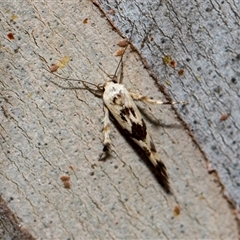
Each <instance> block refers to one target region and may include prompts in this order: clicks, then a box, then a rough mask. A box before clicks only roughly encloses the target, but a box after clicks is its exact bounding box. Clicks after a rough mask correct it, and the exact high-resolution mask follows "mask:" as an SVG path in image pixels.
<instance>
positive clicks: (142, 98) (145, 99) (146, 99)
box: [129, 91, 188, 105]
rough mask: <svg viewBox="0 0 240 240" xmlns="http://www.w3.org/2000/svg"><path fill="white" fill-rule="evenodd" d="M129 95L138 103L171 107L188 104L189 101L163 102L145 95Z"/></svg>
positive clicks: (131, 93)
mask: <svg viewBox="0 0 240 240" xmlns="http://www.w3.org/2000/svg"><path fill="white" fill-rule="evenodd" d="M129 94H130V95H131V97H132V99H134V100H136V101H142V102H146V103H150V104H169V105H173V104H187V103H188V102H187V101H179V102H174V101H165V102H164V101H162V100H156V99H151V98H149V97H147V96H144V95H140V94H137V93H133V92H130V91H129Z"/></svg>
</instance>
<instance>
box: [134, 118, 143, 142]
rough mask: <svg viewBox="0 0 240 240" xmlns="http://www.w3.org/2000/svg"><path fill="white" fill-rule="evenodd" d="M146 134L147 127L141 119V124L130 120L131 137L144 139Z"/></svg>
mask: <svg viewBox="0 0 240 240" xmlns="http://www.w3.org/2000/svg"><path fill="white" fill-rule="evenodd" d="M146 136H147V127H146V124H145V122H144V120H143V119H142V125H141V124H139V123H135V122H132V132H131V137H132V138H135V139H136V140H138V141H139V140H141V141H145V139H146Z"/></svg>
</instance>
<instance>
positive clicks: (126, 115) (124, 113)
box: [120, 107, 136, 122]
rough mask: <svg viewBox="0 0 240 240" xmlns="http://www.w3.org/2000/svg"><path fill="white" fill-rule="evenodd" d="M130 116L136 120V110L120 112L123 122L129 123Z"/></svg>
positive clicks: (125, 109) (129, 109)
mask: <svg viewBox="0 0 240 240" xmlns="http://www.w3.org/2000/svg"><path fill="white" fill-rule="evenodd" d="M130 114H132V115H133V116H134V117H135V118H136V114H135V112H134V109H133V108H131V107H130V108H127V107H125V108H123V109H122V110H121V111H120V117H121V118H122V120H123V121H125V122H126V121H127V118H128V119H129V118H130Z"/></svg>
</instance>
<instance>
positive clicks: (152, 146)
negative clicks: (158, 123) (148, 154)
mask: <svg viewBox="0 0 240 240" xmlns="http://www.w3.org/2000/svg"><path fill="white" fill-rule="evenodd" d="M150 149H151V151H152V152H157V150H156V148H155V145H154V143H153V142H152V140H151V141H150Z"/></svg>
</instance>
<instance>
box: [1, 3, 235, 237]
mask: <svg viewBox="0 0 240 240" xmlns="http://www.w3.org/2000/svg"><path fill="white" fill-rule="evenodd" d="M23 9H24V10H23ZM0 11H1V12H0V13H1V23H2V25H1V39H2V41H1V56H2V58H1V59H2V61H1V62H0V69H1V110H2V111H1V115H0V116H1V125H0V127H1V148H2V149H1V155H0V159H1V160H0V161H1V169H2V170H1V175H0V181H1V188H0V190H1V195H2V198H3V199H4V200H5V201H6V202H7V204H8V207H9V209H10V210H11V211H12V212H13V213H14V214H15V215H16V216H17V217H18V219H19V221H20V224H21V226H22V228H23V229H26V230H27V231H29V233H30V234H32V236H33V237H35V238H37V239H146V238H148V239H191V238H197V239H237V238H238V227H237V222H236V220H235V219H234V214H233V212H232V210H231V209H230V207H229V204H228V203H227V201H226V199H224V197H223V194H222V192H221V186H220V185H219V182H218V179H217V177H216V176H215V175H214V174H212V175H209V174H208V173H207V170H206V162H205V160H204V157H203V155H202V154H201V152H200V151H199V149H198V147H197V146H196V145H195V144H194V143H193V141H192V139H191V138H190V136H189V135H188V132H187V131H186V129H184V127H183V126H182V124H181V122H180V121H179V119H178V118H177V117H176V115H175V113H174V111H173V110H172V109H171V108H170V107H169V106H168V107H167V106H164V107H161V106H158V107H153V106H151V109H150V107H148V106H145V105H143V104H139V105H140V106H141V108H142V109H144V113H146V115H147V116H148V118H150V119H152V118H153V116H155V118H156V119H158V120H160V122H161V123H162V126H159V125H154V124H152V123H151V122H149V121H148V122H147V125H148V127H149V130H150V131H151V133H152V137H153V139H154V142H155V144H156V148H157V150H158V152H159V154H160V155H161V157H162V160H163V161H164V162H165V164H166V166H167V168H168V170H169V175H170V181H171V186H172V189H173V195H167V194H165V193H164V191H163V190H162V188H161V187H160V186H159V184H158V183H157V182H156V180H155V178H154V176H153V174H152V173H151V171H150V170H149V168H148V167H147V166H146V164H145V163H144V161H143V160H142V159H141V157H140V155H138V153H137V152H136V151H135V150H134V149H133V148H132V146H131V145H130V144H129V143H128V142H127V141H126V139H124V138H123V136H122V135H121V134H120V133H119V132H118V130H116V128H115V127H114V126H112V135H111V136H112V141H113V145H114V146H115V149H116V154H115V153H113V154H112V156H111V157H110V158H109V159H108V160H107V161H106V162H98V161H97V160H98V156H99V154H100V153H101V150H102V140H103V136H102V133H101V131H102V120H103V105H102V100H101V99H99V98H96V97H94V96H93V95H92V94H91V93H89V92H88V91H83V90H74V91H73V90H72V91H71V90H64V89H61V88H59V87H57V86H55V85H53V84H52V83H50V82H49V81H48V79H51V80H54V81H56V82H58V83H60V84H62V85H65V86H69V83H68V82H64V81H62V80H61V79H59V78H56V77H54V76H53V75H52V74H50V73H48V72H47V71H45V70H44V68H45V67H46V65H45V62H46V63H47V64H49V65H50V64H52V63H56V62H57V61H58V60H59V59H62V58H63V57H64V56H70V57H71V61H70V62H69V64H68V65H67V66H66V67H65V68H64V69H60V70H58V73H59V74H61V75H63V76H66V77H71V78H75V79H84V80H87V81H90V82H93V83H96V84H99V83H103V82H104V81H106V80H107V79H108V77H107V76H106V74H105V73H104V72H103V71H102V70H101V69H100V67H101V68H103V69H104V71H105V72H106V73H109V74H113V73H114V71H115V69H116V66H117V64H118V61H119V58H117V57H115V56H113V53H114V52H115V51H116V50H117V49H118V47H117V45H116V44H117V42H118V41H119V40H120V39H121V38H120V36H119V35H118V34H117V33H116V32H114V31H113V30H112V28H111V26H110V25H109V24H108V22H107V21H106V19H105V18H103V17H102V16H101V13H100V11H98V9H97V8H96V7H95V6H94V5H93V4H92V3H91V1H87V0H86V1H68V2H64V1H45V2H44V1H36V2H34V1H32V2H27V1H15V2H14V3H11V2H7V3H1V8H0ZM86 18H88V21H86V22H87V23H83V21H84V19H86ZM10 32H12V33H13V34H14V36H15V39H14V40H10V39H9V38H8V33H10ZM129 50H130V49H129ZM123 70H124V84H125V85H126V86H127V88H129V89H131V90H134V91H135V92H139V93H143V94H146V95H148V96H151V97H153V98H157V99H164V97H163V95H162V94H161V92H160V91H159V88H158V86H157V85H156V84H155V83H154V80H153V79H152V78H151V77H150V76H149V74H148V72H147V71H146V69H144V67H143V64H142V62H141V60H140V57H139V56H138V55H137V53H136V52H132V51H127V53H126V55H125V58H124V69H123ZM72 83H73V84H74V82H72ZM75 85H76V83H75ZM167 126H172V127H167ZM66 174H67V175H69V176H70V179H71V180H70V181H71V188H70V189H66V188H64V186H63V183H62V182H61V180H60V177H61V176H63V175H66ZM176 207H179V208H180V214H179V215H177V216H176V215H175V214H174V209H175V208H176ZM1 224H2V226H3V225H4V222H2V223H1Z"/></svg>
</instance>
